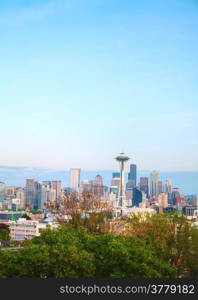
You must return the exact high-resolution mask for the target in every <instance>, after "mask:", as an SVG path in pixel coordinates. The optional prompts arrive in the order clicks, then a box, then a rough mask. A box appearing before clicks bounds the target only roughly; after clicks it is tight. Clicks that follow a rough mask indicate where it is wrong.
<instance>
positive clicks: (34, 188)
mask: <svg viewBox="0 0 198 300" xmlns="http://www.w3.org/2000/svg"><path fill="white" fill-rule="evenodd" d="M25 192H26V197H25V198H26V207H27V208H29V209H32V208H39V207H40V202H41V184H40V183H39V182H37V181H35V180H34V179H26V188H25Z"/></svg>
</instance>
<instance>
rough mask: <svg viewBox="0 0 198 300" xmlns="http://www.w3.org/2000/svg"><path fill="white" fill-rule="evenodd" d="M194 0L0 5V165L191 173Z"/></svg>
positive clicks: (196, 109)
mask: <svg viewBox="0 0 198 300" xmlns="http://www.w3.org/2000/svg"><path fill="white" fill-rule="evenodd" d="M197 120H198V1H197V0H166V1H164V0H149V1H148V0H142V1H133V0H51V1H50V0H29V1H28V0H2V1H0V128H1V139H0V165H1V166H3V165H5V166H30V167H45V168H46V167H47V168H54V169H55V168H59V169H60V168H61V169H68V168H70V167H81V168H82V169H86V170H105V169H106V170H108V169H112V168H115V167H116V166H117V165H116V162H115V160H114V157H115V156H116V155H117V154H118V153H120V152H122V151H124V152H126V153H127V154H128V155H129V156H130V157H131V160H130V162H131V163H136V164H137V165H138V168H139V169H140V170H152V169H157V170H161V171H198V155H197V153H198V138H197V136H198V134H197V132H198V121H197Z"/></svg>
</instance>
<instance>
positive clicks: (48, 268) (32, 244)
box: [0, 224, 175, 278]
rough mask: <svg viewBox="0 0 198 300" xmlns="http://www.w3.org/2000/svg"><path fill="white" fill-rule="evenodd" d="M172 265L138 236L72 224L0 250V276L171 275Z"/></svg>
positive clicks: (47, 230)
mask: <svg viewBox="0 0 198 300" xmlns="http://www.w3.org/2000/svg"><path fill="white" fill-rule="evenodd" d="M174 274H175V270H174V268H173V267H171V265H170V264H169V263H168V262H166V261H163V260H160V259H159V258H157V257H155V256H154V255H153V254H152V250H151V249H150V248H149V247H148V245H146V243H145V242H144V241H141V240H140V239H139V238H138V237H124V236H118V235H113V234H109V233H98V234H91V233H89V232H88V231H87V229H86V228H84V227H79V228H77V229H76V228H74V227H73V226H72V225H70V224H64V225H61V226H60V227H59V228H57V229H50V228H48V229H44V230H42V233H41V236H40V237H36V238H34V239H32V240H31V241H28V242H27V244H26V245H25V246H24V247H23V248H22V249H18V250H16V251H15V250H12V251H11V250H8V251H6V250H4V251H2V252H0V277H37V278H46V277H55V278H57V277H67V278H82V277H147V278H150V277H171V276H174Z"/></svg>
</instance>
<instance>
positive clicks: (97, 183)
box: [92, 175, 104, 197]
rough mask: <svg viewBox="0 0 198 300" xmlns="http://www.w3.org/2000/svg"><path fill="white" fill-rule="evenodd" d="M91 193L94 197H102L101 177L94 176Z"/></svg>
mask: <svg viewBox="0 0 198 300" xmlns="http://www.w3.org/2000/svg"><path fill="white" fill-rule="evenodd" d="M92 192H93V193H94V195H96V196H99V197H103V196H104V186H103V178H102V176H101V175H96V177H95V179H94V180H93V186H92Z"/></svg>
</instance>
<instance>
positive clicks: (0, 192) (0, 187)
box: [0, 181, 6, 202]
mask: <svg viewBox="0 0 198 300" xmlns="http://www.w3.org/2000/svg"><path fill="white" fill-rule="evenodd" d="M5 188H6V185H5V183H4V182H2V181H1V182H0V202H3V200H4V199H5Z"/></svg>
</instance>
